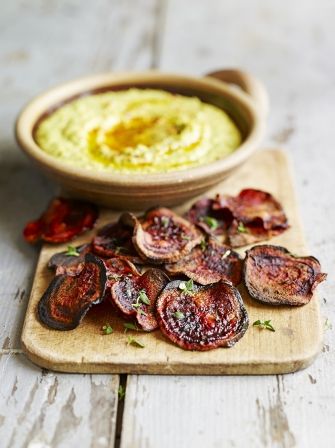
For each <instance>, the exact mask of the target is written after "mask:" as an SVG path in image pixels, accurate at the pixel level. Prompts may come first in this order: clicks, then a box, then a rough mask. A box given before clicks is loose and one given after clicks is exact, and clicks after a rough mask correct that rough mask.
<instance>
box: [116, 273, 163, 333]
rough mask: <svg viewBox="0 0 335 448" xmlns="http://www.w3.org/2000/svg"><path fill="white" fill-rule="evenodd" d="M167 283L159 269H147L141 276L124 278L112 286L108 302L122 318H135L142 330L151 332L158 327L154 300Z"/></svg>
mask: <svg viewBox="0 0 335 448" xmlns="http://www.w3.org/2000/svg"><path fill="white" fill-rule="evenodd" d="M168 281H169V279H168V277H167V276H166V274H164V272H163V271H161V270H160V269H148V270H147V271H146V272H145V273H144V274H143V275H141V276H132V277H129V276H125V277H122V279H120V280H119V281H117V282H116V283H114V284H113V285H112V288H111V295H110V300H111V301H112V302H113V303H114V304H115V305H116V306H117V307H118V308H119V310H120V311H121V312H122V314H123V315H124V316H126V317H131V316H134V317H136V320H137V322H138V323H139V324H140V326H141V328H142V329H143V330H145V331H152V330H155V329H156V328H157V327H158V324H157V320H156V311H155V310H156V300H157V297H158V296H159V294H160V292H161V291H162V289H163V288H164V287H165V285H166V284H167V283H168Z"/></svg>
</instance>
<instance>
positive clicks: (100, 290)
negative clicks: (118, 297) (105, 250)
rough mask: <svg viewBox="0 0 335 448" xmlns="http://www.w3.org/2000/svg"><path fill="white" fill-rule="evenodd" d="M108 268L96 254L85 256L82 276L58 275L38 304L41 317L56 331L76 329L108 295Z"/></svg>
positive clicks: (80, 274)
mask: <svg viewBox="0 0 335 448" xmlns="http://www.w3.org/2000/svg"><path fill="white" fill-rule="evenodd" d="M106 280H107V277H106V268H105V265H104V263H103V261H102V260H100V259H99V258H97V257H95V256H94V255H93V254H87V255H86V256H85V263H84V267H83V269H82V270H81V271H80V273H79V274H78V275H75V276H74V275H66V274H62V275H57V276H56V277H55V278H54V279H53V280H52V282H51V283H50V285H49V287H48V289H47V290H46V291H45V293H44V294H43V296H42V298H41V300H40V301H39V304H38V314H39V317H40V320H41V321H42V322H43V323H44V324H45V325H47V326H48V327H50V328H54V329H55V330H72V329H74V328H76V327H77V326H78V325H79V323H80V321H81V320H82V318H83V317H84V316H85V314H86V313H87V311H88V310H89V309H90V308H91V306H92V305H96V304H97V303H100V302H101V301H102V300H103V298H104V294H105V288H106Z"/></svg>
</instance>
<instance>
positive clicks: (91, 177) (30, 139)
mask: <svg viewBox="0 0 335 448" xmlns="http://www.w3.org/2000/svg"><path fill="white" fill-rule="evenodd" d="M142 82H143V83H146V82H147V83H149V82H151V83H152V82H157V83H159V82H162V83H164V84H165V85H169V84H171V86H177V87H178V83H181V84H185V83H187V85H189V83H191V84H192V85H193V86H196V87H199V90H200V87H201V88H202V89H203V91H207V92H215V93H216V94H219V95H221V96H223V97H229V98H230V99H231V100H232V101H235V102H236V103H238V105H239V106H242V108H244V110H246V111H247V113H248V114H249V117H250V118H251V121H252V125H251V126H250V129H249V133H248V135H247V137H246V138H245V140H244V141H243V142H242V144H241V145H240V146H239V147H238V148H237V149H236V150H235V151H234V152H232V153H231V154H229V155H227V156H226V157H224V158H222V159H218V160H215V161H213V162H210V163H208V164H203V165H199V166H196V167H191V168H188V169H183V170H176V171H169V172H158V173H122V172H113V171H107V170H106V171H102V170H101V171H100V170H97V171H94V170H92V169H89V168H82V167H80V168H78V167H75V166H72V165H71V164H69V163H66V162H64V161H62V160H61V159H57V158H55V157H53V156H51V155H49V154H48V153H46V152H44V151H43V150H42V149H41V148H40V147H39V146H38V144H37V143H36V142H35V139H34V135H33V134H34V129H35V126H36V124H37V123H38V121H39V120H40V119H41V117H43V115H44V114H45V113H47V112H48V111H50V110H52V109H53V108H57V106H59V104H61V103H62V102H65V101H71V99H72V98H74V97H76V96H78V95H84V94H85V93H88V94H90V93H89V92H90V91H94V90H97V89H99V88H104V87H111V86H113V85H115V86H117V85H118V84H120V85H122V84H127V85H128V83H129V88H130V87H131V84H136V83H137V84H138V83H142ZM264 129H265V123H264V117H263V116H262V114H261V113H260V112H259V111H258V110H257V108H256V106H255V105H254V103H253V101H252V98H251V97H250V96H249V95H247V94H246V93H244V92H243V91H240V90H237V89H235V88H233V87H232V86H231V85H229V84H227V83H225V82H222V81H220V80H217V79H215V78H212V77H209V76H204V77H194V76H188V75H180V74H175V73H169V72H162V71H158V70H146V71H141V72H138V71H134V72H111V73H103V74H97V75H91V76H85V77H80V78H76V79H74V80H72V81H69V82H65V83H62V84H59V85H57V86H55V87H52V88H50V89H47V90H45V91H44V92H42V93H41V94H39V95H37V96H36V97H34V98H33V99H32V100H31V101H29V102H28V103H27V104H26V105H25V106H24V107H23V109H22V110H21V111H20V113H19V115H18V117H17V119H16V123H15V137H16V140H17V142H18V144H19V146H20V147H21V149H22V150H23V151H24V152H25V153H26V155H28V157H30V158H31V159H33V160H34V161H35V162H36V163H37V164H38V165H40V166H43V167H44V168H45V169H46V170H47V171H49V172H53V173H56V174H57V175H58V176H61V177H67V176H69V177H71V178H76V179H77V180H78V182H80V181H85V182H88V183H90V184H96V185H110V186H129V187H136V186H143V185H145V186H153V185H156V186H157V185H161V186H164V185H169V184H171V183H172V182H178V183H179V184H180V183H189V182H192V181H194V180H196V179H200V178H204V177H211V176H215V175H218V174H220V173H222V172H228V171H231V170H233V169H234V168H235V167H237V166H238V165H240V164H241V163H243V162H244V161H245V160H246V159H247V158H248V157H249V156H250V155H251V154H252V153H253V152H254V151H255V149H256V148H255V146H256V145H257V143H258V142H259V141H260V139H261V137H262V136H263V134H264Z"/></svg>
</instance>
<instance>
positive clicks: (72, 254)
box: [65, 246, 80, 257]
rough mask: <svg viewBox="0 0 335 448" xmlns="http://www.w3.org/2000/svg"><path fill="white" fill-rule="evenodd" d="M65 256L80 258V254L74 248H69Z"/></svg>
mask: <svg viewBox="0 0 335 448" xmlns="http://www.w3.org/2000/svg"><path fill="white" fill-rule="evenodd" d="M65 255H67V256H68V257H79V255H80V253H79V252H78V250H77V248H76V247H74V246H67V250H66V252H65Z"/></svg>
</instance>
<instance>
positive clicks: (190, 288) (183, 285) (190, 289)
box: [178, 279, 194, 295]
mask: <svg viewBox="0 0 335 448" xmlns="http://www.w3.org/2000/svg"><path fill="white" fill-rule="evenodd" d="M178 288H179V289H181V290H182V291H183V293H184V294H189V295H192V294H193V293H194V283H193V280H192V279H190V280H188V281H187V282H180V283H179V286H178Z"/></svg>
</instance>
